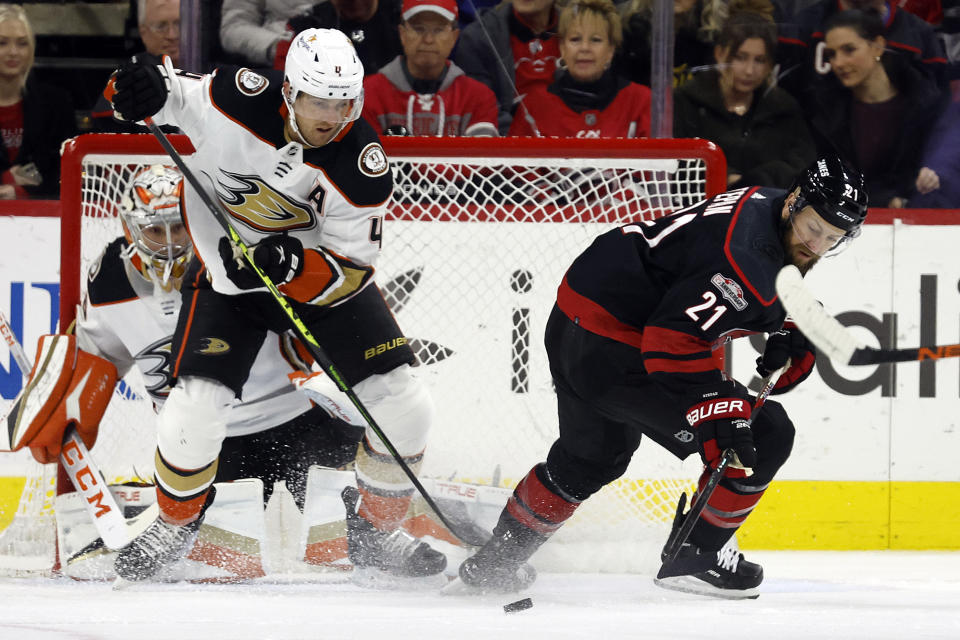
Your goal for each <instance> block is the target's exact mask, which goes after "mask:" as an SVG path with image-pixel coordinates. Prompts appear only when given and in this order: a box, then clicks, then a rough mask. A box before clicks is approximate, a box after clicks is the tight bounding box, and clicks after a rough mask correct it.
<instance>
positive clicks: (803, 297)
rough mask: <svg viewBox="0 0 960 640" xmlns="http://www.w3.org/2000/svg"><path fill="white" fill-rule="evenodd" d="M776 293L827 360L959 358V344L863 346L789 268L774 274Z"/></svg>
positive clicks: (866, 361)
mask: <svg viewBox="0 0 960 640" xmlns="http://www.w3.org/2000/svg"><path fill="white" fill-rule="evenodd" d="M777 294H778V295H779V296H780V301H781V302H782V303H783V306H784V308H785V309H786V310H787V314H789V316H790V318H791V319H792V320H793V321H794V322H796V323H797V326H798V327H799V328H800V331H802V332H803V335H805V336H807V338H809V339H810V341H811V342H813V344H815V345H817V348H818V349H820V351H822V352H823V353H824V354H825V355H826V356H827V357H828V358H830V359H831V360H834V361H836V362H842V363H844V364H848V365H870V364H883V363H886V362H913V361H922V360H940V359H941V358H958V357H960V344H944V345H935V346H929V347H916V348H914V349H882V348H876V347H867V346H864V345H863V343H861V342H860V341H859V340H857V339H856V338H855V337H854V336H853V334H852V333H851V332H850V330H849V329H847V328H846V327H844V326H843V325H842V324H840V321H839V320H837V319H836V318H834V317H833V316H832V315H830V314H829V313H827V312H826V310H825V309H824V308H823V306H822V305H821V304H820V303H819V302H817V300H816V299H815V298H814V297H813V295H812V294H811V293H810V291H809V290H808V289H807V288H806V287H805V286H804V284H803V276H802V275H800V271H799V270H798V269H797V268H796V267H794V266H793V265H788V266H786V267H784V268H783V269H781V270H780V273H779V274H777Z"/></svg>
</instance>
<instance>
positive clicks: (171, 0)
mask: <svg viewBox="0 0 960 640" xmlns="http://www.w3.org/2000/svg"><path fill="white" fill-rule="evenodd" d="M137 29H138V31H139V33H140V39H141V40H142V41H143V47H144V49H145V50H144V51H142V52H141V53H138V54H135V55H134V56H133V57H132V58H131V61H132V62H134V63H138V64H160V63H161V62H162V58H163V56H170V59H171V60H172V61H173V66H174V67H176V68H179V66H178V65H179V62H180V0H137ZM90 117H91V118H92V119H93V129H94V131H96V132H98V133H146V132H147V129H146V127H142V126H139V125H136V124H134V123H132V122H121V121H120V120H116V119H114V117H113V107H112V106H111V105H110V101H109V100H107V99H106V98H105V97H104V96H103V95H101V96H100V97H99V98H98V99H97V103H96V104H95V105H93V110H92V112H91V113H90ZM164 131H167V132H175V131H177V129H175V128H172V127H164Z"/></svg>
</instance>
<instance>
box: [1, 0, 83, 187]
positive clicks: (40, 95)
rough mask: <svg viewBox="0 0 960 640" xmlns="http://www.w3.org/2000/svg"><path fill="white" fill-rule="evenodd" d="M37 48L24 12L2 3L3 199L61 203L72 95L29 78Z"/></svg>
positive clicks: (73, 127) (72, 121)
mask: <svg viewBox="0 0 960 640" xmlns="http://www.w3.org/2000/svg"><path fill="white" fill-rule="evenodd" d="M34 47H35V40H34V35H33V29H32V28H31V27H30V22H29V21H28V20H27V16H26V14H25V13H24V11H23V8H22V7H20V6H19V5H12V4H0V132H2V134H0V183H2V184H0V198H5V199H9V198H25V197H30V196H39V197H52V198H56V197H57V196H58V195H59V192H60V144H61V143H62V142H63V141H64V140H66V139H67V138H70V137H72V136H73V135H75V134H76V120H75V118H74V114H73V106H72V104H71V100H70V95H69V94H68V93H67V92H66V91H63V90H61V89H59V88H56V87H51V86H47V85H44V84H40V83H39V82H37V81H35V80H34V79H33V78H32V77H31V76H30V69H31V68H32V67H33V52H34Z"/></svg>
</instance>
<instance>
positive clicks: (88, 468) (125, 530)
mask: <svg viewBox="0 0 960 640" xmlns="http://www.w3.org/2000/svg"><path fill="white" fill-rule="evenodd" d="M0 333H2V334H3V337H4V340H5V341H6V343H7V345H9V347H10V352H11V353H13V357H14V359H15V360H16V361H17V365H18V366H19V367H20V370H21V371H22V372H23V376H24V378H26V377H27V376H29V375H30V372H31V370H32V369H33V367H31V366H30V360H29V359H28V358H27V354H26V353H25V352H24V350H23V346H22V345H21V344H20V341H19V340H17V337H16V336H15V335H13V331H12V330H11V328H10V325H9V323H8V322H7V318H6V316H4V315H3V313H2V312H0ZM43 366H44V363H41V364H40V366H39V368H40V369H41V370H42V368H43ZM39 373H40V372H39V371H38V374H37V375H39ZM60 464H61V465H62V466H63V469H64V471H65V472H66V474H67V476H68V477H69V478H70V482H72V483H73V486H74V487H75V488H76V489H77V491H78V492H79V493H80V495H81V496H82V498H83V506H84V507H85V508H86V509H87V513H88V514H89V515H90V519H91V520H92V521H93V524H94V526H95V527H96V528H97V533H99V534H100V538H101V539H102V540H103V543H104V544H105V545H106V546H107V547H108V548H109V549H121V548H123V547H125V546H127V545H128V544H130V541H131V540H133V539H134V538H135V537H136V536H137V535H139V534H140V533H141V532H142V531H143V530H144V529H145V528H146V524H149V522H150V520H151V519H152V518H148V517H143V518H140V517H138V518H133V519H131V520H130V521H129V522H128V521H127V520H126V518H124V517H123V510H122V509H121V508H120V506H119V505H118V504H117V500H116V498H114V497H113V494H112V493H111V492H110V489H109V488H108V487H107V483H106V481H105V480H104V478H103V473H101V472H100V469H99V468H98V467H97V465H96V463H95V462H94V461H93V458H91V457H90V451H89V450H87V446H86V445H85V444H84V443H83V440H81V439H80V436H79V435H78V434H77V429H76V427H74V426H72V425H71V426H68V427H67V429H66V431H65V432H64V434H63V446H62V447H61V449H60ZM146 513H148V512H144V514H146ZM144 514H140V515H144Z"/></svg>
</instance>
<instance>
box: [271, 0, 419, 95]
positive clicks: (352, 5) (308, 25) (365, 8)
mask: <svg viewBox="0 0 960 640" xmlns="http://www.w3.org/2000/svg"><path fill="white" fill-rule="evenodd" d="M399 10H400V0H327V1H326V2H318V3H316V4H315V5H313V7H312V8H311V9H310V10H309V11H307V12H306V13H302V14H300V15H297V16H294V17H292V18H290V20H289V21H288V22H287V32H288V33H287V35H286V37H285V39H284V40H281V41H280V43H279V44H277V53H276V56H275V57H274V61H273V68H274V69H283V64H284V61H285V60H286V58H287V51H288V50H289V49H290V42H291V41H292V40H293V37H294V36H295V35H297V34H298V33H300V32H301V31H304V30H306V29H337V30H338V31H342V32H343V33H345V34H347V37H348V38H350V41H351V42H352V43H353V48H354V49H356V50H357V56H359V58H360V62H362V63H363V73H364V76H369V75H373V74H375V73H376V72H377V71H379V70H380V67H382V66H383V65H385V64H387V63H388V62H390V61H391V60H393V59H394V58H395V57H397V55H399V54H400V52H401V47H400V37H399V36H398V35H397V23H398V22H399V21H400V20H399V18H400V16H399Z"/></svg>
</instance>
